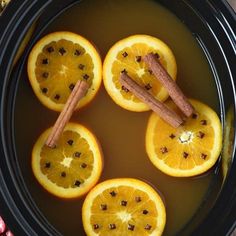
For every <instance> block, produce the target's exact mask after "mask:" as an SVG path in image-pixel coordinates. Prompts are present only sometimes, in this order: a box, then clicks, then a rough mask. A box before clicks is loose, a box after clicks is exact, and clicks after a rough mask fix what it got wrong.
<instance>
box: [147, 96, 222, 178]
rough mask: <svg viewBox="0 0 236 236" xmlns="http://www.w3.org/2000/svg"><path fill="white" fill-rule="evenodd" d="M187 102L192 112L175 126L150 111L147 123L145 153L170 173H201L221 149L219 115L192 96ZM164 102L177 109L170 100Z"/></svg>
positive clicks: (217, 155)
mask: <svg viewBox="0 0 236 236" xmlns="http://www.w3.org/2000/svg"><path fill="white" fill-rule="evenodd" d="M189 101H190V103H191V104H192V105H193V107H194V108H195V112H194V113H193V115H192V116H191V117H189V118H188V119H186V121H185V123H184V124H183V125H181V126H179V127H178V128H173V127H172V126H170V125H169V124H167V123H166V122H165V121H163V120H162V119H161V118H160V117H159V116H157V115H156V114H154V113H153V114H152V115H151V116H150V118H149V122H148V125H147V130H146V151H147V153H148V156H149V158H150V160H151V162H152V163H153V164H154V165H155V166H156V167H157V168H158V169H160V170H161V171H163V172H164V173H166V174H168V175H171V176H176V177H187V176H195V175H199V174H202V173H204V172H206V171H207V170H208V169H210V168H211V167H212V166H213V165H214V164H215V163H216V161H217V159H218V158H219V155H220V152H221V147H222V127H221V123H220V120H219V117H218V116H217V114H216V113H215V112H214V111H213V110H212V109H211V108H210V107H208V106H207V105H205V104H203V103H201V102H199V101H196V100H192V99H191V100H189ZM167 105H168V106H170V107H171V109H173V110H175V111H176V112H179V110H178V109H177V108H176V106H175V105H174V104H173V102H169V103H167Z"/></svg>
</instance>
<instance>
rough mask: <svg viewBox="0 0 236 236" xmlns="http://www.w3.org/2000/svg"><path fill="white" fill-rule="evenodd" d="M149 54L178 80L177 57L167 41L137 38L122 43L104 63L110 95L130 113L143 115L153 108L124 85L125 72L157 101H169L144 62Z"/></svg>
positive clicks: (112, 49)
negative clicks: (134, 112)
mask: <svg viewBox="0 0 236 236" xmlns="http://www.w3.org/2000/svg"><path fill="white" fill-rule="evenodd" d="M148 53H154V54H156V55H157V56H158V58H159V59H158V60H159V61H160V63H161V64H162V65H163V67H164V68H165V69H166V70H167V72H168V73H169V74H170V76H171V78H172V79H173V80H176V74H177V65H176V61H175V57H174V54H173V53H172V51H171V49H170V48H169V47H168V46H167V45H166V44H165V43H164V42H163V41H161V40H160V39H157V38H155V37H152V36H149V35H133V36H130V37H127V38H125V39H122V40H120V41H118V42H117V43H115V44H114V45H113V46H112V47H111V49H110V50H109V52H108V53H107V55H106V58H105V60H104V64H103V82H104V85H105V88H106V91H107V92H108V94H109V95H110V97H111V98H112V99H113V101H114V102H115V103H116V104H118V105H119V106H121V107H123V108H125V109H127V110H130V111H136V112H142V111H148V110H150V108H149V106H148V105H147V104H145V103H143V102H141V101H140V100H139V99H138V98H137V97H136V96H134V95H133V94H132V93H131V92H130V91H129V90H128V89H127V88H125V87H124V86H122V85H121V83H120V82H119V77H120V74H121V72H127V73H128V75H129V76H130V77H131V78H132V79H134V80H135V81H136V82H137V83H138V84H139V85H141V86H142V87H143V88H145V89H146V90H147V91H148V92H150V93H151V94H152V95H153V96H154V97H155V98H156V99H158V100H160V101H164V100H166V99H167V97H168V93H167V91H166V89H165V88H164V87H163V86H162V85H161V84H160V82H159V81H158V80H157V79H156V78H155V76H154V75H153V73H152V71H151V70H150V69H149V68H148V66H147V65H146V64H145V62H144V60H143V57H144V56H145V55H147V54H148Z"/></svg>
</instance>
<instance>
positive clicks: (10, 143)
mask: <svg viewBox="0 0 236 236" xmlns="http://www.w3.org/2000/svg"><path fill="white" fill-rule="evenodd" d="M84 1H86V0H84ZM78 2H79V0H77V1H76V0H22V1H12V2H11V3H10V4H9V6H8V9H7V11H5V12H4V13H3V15H2V16H1V17H0V48H1V50H0V94H1V103H0V112H1V119H0V122H1V139H0V156H1V158H0V213H1V214H2V215H3V216H4V219H5V220H6V222H7V224H8V226H9V227H10V228H11V230H12V231H13V233H14V234H15V235H30V236H34V235H61V234H60V232H58V231H57V229H55V228H54V227H53V226H52V225H51V224H50V223H49V222H48V221H47V219H46V218H45V217H44V216H43V215H42V213H41V212H40V211H39V209H38V208H37V206H36V204H35V203H34V200H33V199H32V197H31V196H30V194H29V191H28V190H27V186H26V184H25V182H24V179H23V177H22V174H21V171H20V168H19V164H18V158H17V152H16V148H15V137H14V104H15V94H16V91H17V86H18V82H19V76H17V75H18V71H19V70H20V68H21V64H22V61H23V60H25V58H26V57H27V55H28V52H29V50H30V48H31V47H32V45H33V44H34V43H35V41H36V40H37V39H38V37H39V35H40V34H41V32H43V30H44V29H45V28H46V27H47V25H48V24H49V23H50V22H52V21H53V20H54V19H55V18H56V17H57V16H58V15H59V14H61V13H62V12H63V11H65V10H66V9H68V8H69V7H72V5H73V4H75V3H78ZM157 2H159V3H161V4H162V5H164V6H165V7H167V8H168V9H169V10H170V11H172V12H173V13H174V14H176V15H177V16H178V18H180V19H181V21H182V22H183V23H184V24H186V25H187V27H188V28H189V30H190V31H191V32H192V33H193V35H194V36H195V38H196V40H197V41H198V43H199V45H200V46H201V48H202V50H203V51H204V53H205V56H206V58H207V59H208V62H209V64H210V66H211V70H212V73H213V75H214V79H215V83H216V86H217V89H218V97H219V103H220V108H221V114H220V115H221V120H222V124H223V130H224V142H223V150H222V157H221V160H220V162H221V163H223V166H224V173H225V174H224V179H223V181H222V185H221V186H220V191H217V192H216V191H212V193H211V194H210V195H209V196H208V198H207V201H206V202H205V203H204V204H203V206H202V208H201V209H200V210H199V212H198V214H197V215H196V216H195V217H194V218H193V220H192V221H191V222H189V224H188V225H187V226H186V227H185V229H184V230H183V231H182V233H181V235H208V236H209V235H230V234H231V233H232V232H233V230H234V228H235V227H236V160H235V158H234V157H235V144H236V142H235V134H236V131H235V114H236V113H235V111H236V100H235V98H236V96H235V95H236V94H235V85H236V83H235V79H236V66H235V52H236V28H235V25H236V15H235V13H234V12H233V10H232V8H231V7H230V6H229V5H228V3H227V2H226V1H225V0H207V1H199V0H178V1H173V0H157ZM35 25H36V27H35ZM33 27H34V32H32V28H33ZM25 42H27V43H25ZM220 166H221V164H220ZM213 195H214V198H213ZM215 195H217V198H216V199H217V200H216V201H214V200H213V199H215Z"/></svg>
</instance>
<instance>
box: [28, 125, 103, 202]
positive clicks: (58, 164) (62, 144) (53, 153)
mask: <svg viewBox="0 0 236 236" xmlns="http://www.w3.org/2000/svg"><path fill="white" fill-rule="evenodd" d="M50 132H51V128H50V129H48V130H46V131H45V132H44V133H43V134H42V135H41V136H40V137H39V139H38V140H37V142H36V143H35V145H34V147H33V151H32V169H33V173H34V175H35V177H36V179H37V180H38V182H39V183H40V184H41V185H42V186H43V187H44V188H45V189H46V190H47V191H48V192H50V193H51V194H53V195H56V196H58V197H61V198H75V197H79V196H82V195H83V194H85V193H86V192H88V191H89V190H90V189H91V188H92V187H93V186H94V185H95V184H96V182H97V181H98V179H99V177H100V175H101V172H102V152H101V149H100V146H99V144H98V142H97V140H96V138H95V136H94V135H93V134H92V133H91V132H90V131H89V130H88V129H86V128H85V127H84V126H82V125H78V124H75V123H69V124H67V125H66V127H65V129H64V131H63V133H62V135H61V137H60V138H59V140H58V144H57V147H56V148H54V149H52V148H49V147H47V146H45V145H44V144H45V142H46V139H47V137H48V135H49V134H50Z"/></svg>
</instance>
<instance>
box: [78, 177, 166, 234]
mask: <svg viewBox="0 0 236 236" xmlns="http://www.w3.org/2000/svg"><path fill="white" fill-rule="evenodd" d="M82 217H83V225H84V229H85V232H86V234H87V235H88V236H95V235H100V236H112V235H114V236H115V235H142V236H148V235H155V236H158V235H161V234H162V232H163V230H164V227H165V222H166V211H165V206H164V204H163V201H162V199H161V198H160V196H159V195H158V193H157V192H156V191H155V190H154V189H153V188H152V187H151V186H149V185H148V184H146V183H144V182H142V181H140V180H137V179H111V180H107V181H105V182H102V183H100V184H98V185H97V186H96V187H95V188H93V189H92V190H91V192H90V193H89V194H88V195H87V197H86V199H85V201H84V204H83V209H82Z"/></svg>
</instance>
